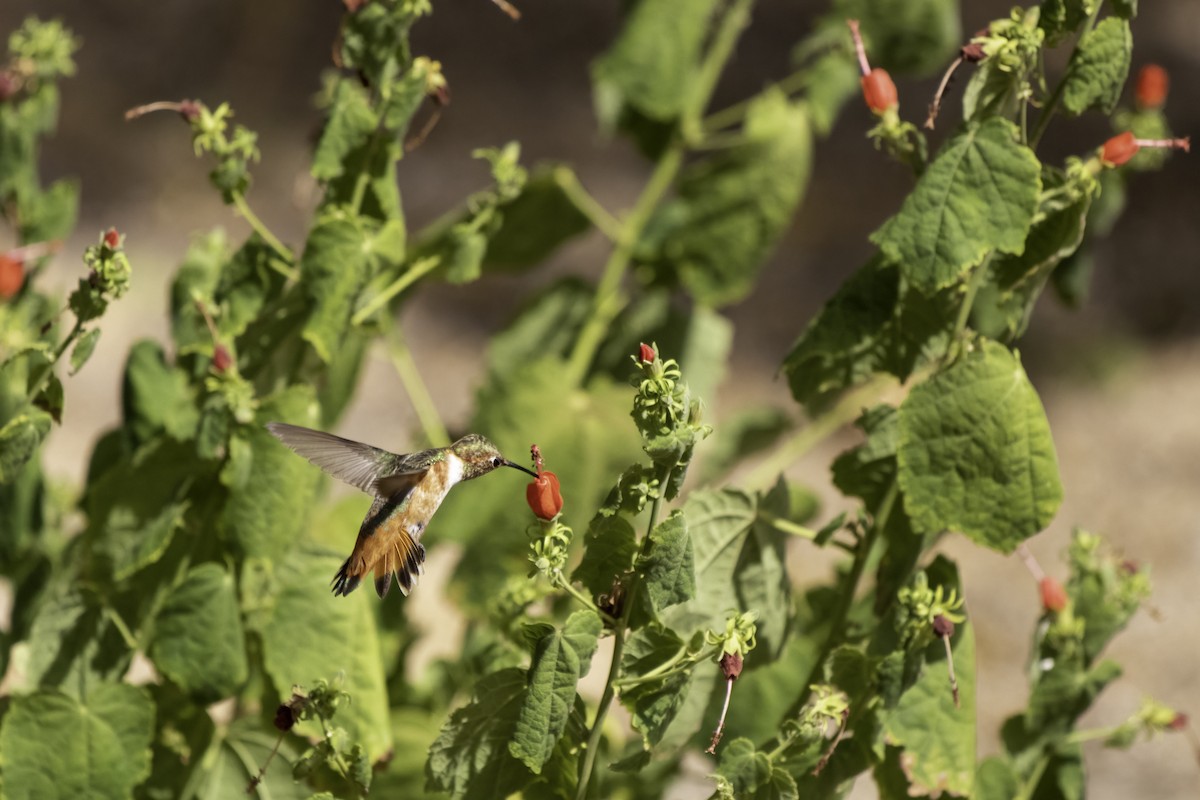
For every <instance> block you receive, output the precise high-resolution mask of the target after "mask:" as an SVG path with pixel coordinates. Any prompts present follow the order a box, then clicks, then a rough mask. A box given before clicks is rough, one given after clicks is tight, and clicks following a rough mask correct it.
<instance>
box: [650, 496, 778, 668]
mask: <svg viewBox="0 0 1200 800" xmlns="http://www.w3.org/2000/svg"><path fill="white" fill-rule="evenodd" d="M760 502H762V503H763V505H764V506H765V507H766V508H767V510H769V511H770V512H771V513H773V514H774V515H775V516H781V517H782V516H786V515H787V504H788V500H787V490H786V487H784V486H780V487H777V489H776V490H774V491H772V493H771V494H770V495H769V496H768V497H767V498H764V499H762V500H759V499H757V498H755V497H753V496H751V495H749V494H746V493H745V492H742V491H739V490H736V489H726V490H723V491H708V490H700V491H695V492H693V493H692V494H691V495H689V497H688V500H687V502H686V503H685V504H684V506H683V514H684V516H685V517H686V518H687V528H688V534H689V537H690V538H691V541H692V550H693V553H694V558H695V565H696V590H695V597H694V598H693V599H692V600H689V601H687V602H685V603H681V604H679V605H677V606H674V607H672V608H671V609H670V610H669V611H668V612H667V613H666V614H665V615H663V621H664V622H666V623H667V624H669V625H671V626H672V627H673V628H675V629H676V630H679V631H681V632H688V633H690V632H693V631H702V630H705V629H714V630H722V629H723V628H724V626H725V619H726V617H727V616H728V615H729V613H730V612H731V611H733V610H737V611H749V610H754V611H756V612H757V613H758V621H757V625H758V649H756V650H755V658H760V657H761V659H762V660H763V661H770V660H772V659H773V658H774V657H775V656H776V655H778V653H779V650H780V648H781V647H782V646H783V642H784V632H785V630H786V627H787V617H788V608H789V607H790V605H791V603H790V598H789V594H790V593H789V589H788V581H787V574H786V568H785V564H784V547H785V542H786V538H787V537H786V535H785V534H783V533H780V532H779V531H777V530H775V529H774V528H773V527H771V526H770V525H768V524H767V523H765V522H761V521H759V520H758V505H759V503H760Z"/></svg>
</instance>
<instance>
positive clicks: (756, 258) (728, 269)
mask: <svg viewBox="0 0 1200 800" xmlns="http://www.w3.org/2000/svg"><path fill="white" fill-rule="evenodd" d="M742 135H743V136H744V138H745V141H744V143H742V144H739V145H737V146H735V147H732V148H730V149H728V150H726V151H723V152H721V153H719V154H717V155H714V156H712V157H710V158H707V159H704V160H701V161H698V162H696V163H695V164H694V165H692V166H690V167H688V168H687V169H686V170H685V171H684V173H683V175H682V176H681V177H680V181H679V196H678V198H677V199H675V200H673V201H672V202H670V203H667V204H665V205H664V206H662V208H661V209H660V210H659V212H658V213H657V214H656V215H655V216H654V217H653V218H652V219H651V220H650V222H649V224H648V225H647V228H646V233H645V236H644V240H643V241H642V242H641V243H640V244H639V251H638V257H639V259H640V260H643V261H647V262H650V263H653V264H655V265H656V266H661V267H662V268H664V269H666V268H669V269H673V270H675V271H677V272H678V275H679V279H680V281H681V282H682V283H683V285H684V286H685V287H686V288H687V290H688V291H689V292H690V293H691V295H692V296H693V297H695V298H696V300H697V301H699V302H700V303H702V304H704V305H711V306H720V305H724V304H727V303H732V302H735V301H737V300H740V299H741V298H743V297H745V296H746V294H747V293H749V291H750V290H751V289H752V288H753V287H754V283H755V280H756V278H757V275H758V270H759V269H760V267H761V266H762V264H763V262H764V261H766V259H767V256H769V255H770V253H771V251H772V250H773V249H774V247H775V244H776V242H777V241H778V240H779V237H780V236H782V235H783V232H784V231H785V230H786V228H787V226H788V224H789V223H790V222H791V219H792V215H793V213H794V212H795V209H796V206H797V204H798V203H799V202H800V197H801V196H802V195H803V193H804V188H805V185H806V183H807V181H808V173H809V167H810V159H811V147H812V135H811V133H810V131H809V124H808V115H807V113H806V112H805V110H804V106H803V105H800V104H795V103H789V102H788V100H787V97H786V96H785V95H784V94H783V93H782V92H776V91H770V92H767V93H766V94H764V95H762V96H761V97H758V98H756V99H755V100H754V101H753V103H752V104H751V106H750V108H749V109H748V110H747V112H746V122H745V126H744V127H743V130H742Z"/></svg>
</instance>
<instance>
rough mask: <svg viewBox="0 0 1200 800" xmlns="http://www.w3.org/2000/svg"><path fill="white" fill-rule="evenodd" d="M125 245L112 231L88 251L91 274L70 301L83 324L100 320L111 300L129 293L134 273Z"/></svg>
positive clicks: (107, 232) (101, 237) (85, 252)
mask: <svg viewBox="0 0 1200 800" xmlns="http://www.w3.org/2000/svg"><path fill="white" fill-rule="evenodd" d="M124 244H125V237H124V236H122V235H121V234H119V233H117V230H116V228H109V229H108V230H107V231H105V232H104V233H102V234H100V241H99V242H98V243H97V244H94V245H92V246H91V247H89V248H88V249H87V250H85V251H84V253H83V263H85V264H86V265H87V266H88V267H90V268H91V272H89V273H88V275H87V276H86V277H84V278H80V280H79V286H78V287H77V288H76V289H75V291H73V292H71V297H70V298H69V299H68V301H67V302H68V305H70V307H71V312H72V313H74V314H75V316H76V318H77V319H78V320H79V322H80V323H81V324H82V323H84V322H89V321H91V320H93V319H96V318H97V317H99V316H100V315H101V314H103V313H104V310H105V309H106V308H108V302H109V301H110V300H116V299H117V298H119V297H121V295H123V294H125V292H126V291H127V290H128V289H129V277H130V275H131V274H132V269H131V268H130V266H129V258H128V257H126V255H125V251H124V250H123V249H122V248H123V246H124Z"/></svg>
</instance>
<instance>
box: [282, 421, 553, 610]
mask: <svg viewBox="0 0 1200 800" xmlns="http://www.w3.org/2000/svg"><path fill="white" fill-rule="evenodd" d="M267 430H269V431H270V432H271V433H272V434H274V435H275V436H276V438H278V439H279V440H280V441H281V442H283V443H284V444H285V445H287V446H288V447H290V448H292V449H293V450H295V451H296V452H297V453H299V454H300V455H302V456H304V457H305V458H307V459H308V460H309V461H311V462H312V463H314V464H316V465H317V466H318V467H320V468H321V469H323V470H325V471H326V472H328V473H329V474H330V475H332V476H333V477H335V478H337V479H339V480H342V481H345V482H346V483H348V484H350V485H351V486H355V487H358V488H359V489H362V490H363V491H364V492H366V493H367V494H370V495H374V497H375V500H374V502H373V503H371V509H370V510H369V511H368V512H367V516H366V518H364V519H363V522H362V527H360V528H359V530H358V541H356V542H355V543H354V551H353V552H352V553H350V557H349V558H347V559H346V563H344V564H342V568H341V569H339V570H338V572H337V575H336V576H334V579H333V593H334V594H335V595H347V594H350V592H352V591H354V590H355V589H356V588H357V587H358V584H359V583H360V582H361V581H362V578H363V576H364V575H366V574H367V573H368V572H372V571H374V573H375V591H376V592H378V593H379V596H380V597H385V596H387V593H388V590H389V589H390V588H391V587H392V575H395V576H396V580H397V582H399V584H400V591H401V592H403V593H404V594H405V595H407V594H408V593H409V591H411V590H412V587H413V586H414V585H416V582H417V578H418V576H419V575H420V574H421V573H422V572H424V571H425V567H424V562H425V547H424V546H423V545H422V544H421V535H422V534H423V533H424V532H425V526H426V525H428V524H429V520H430V518H432V517H433V515H434V514H435V513H436V512H437V510H438V508H439V507H440V506H441V504H442V501H443V500H445V499H446V494H447V493H448V492H449V491H450V489H451V488H452V487H453V486H454V485H455V484H456V483H458V482H459V481H469V480H470V479H471V478H478V477H479V476H480V475H486V474H487V473H489V472H491V471H492V470H494V469H497V468H499V467H512V468H513V469H519V470H521V471H522V472H526V473H528V474H530V475H533V476H534V477H535V478H536V477H537V474H536V473H534V472H532V471H530V470H527V469H525V468H524V467H522V466H520V465H519V464H514V463H513V462H511V461H509V460H508V459H506V458H505V457H504V456H502V455H500V451H499V450H498V449H497V448H496V445H494V444H492V443H491V442H489V441H488V440H487V439H485V438H484V437H482V436H480V435H479V434H477V433H469V434H467V435H466V436H464V437H462V438H461V439H459V440H458V441H457V442H455V443H454V444H452V445H450V446H449V447H435V448H432V449H429V450H422V451H420V452H419V453H408V454H405V455H399V454H397V453H389V452H388V451H386V450H380V449H379V448H377V447H372V446H371V445H369V444H363V443H361V442H354V441H351V440H350V439H343V438H342V437H340V436H334V435H333V434H330V433H322V432H321V431H314V430H310V429H309V428H301V427H299V426H297V425H287V424H285V423H282V422H269V423H267Z"/></svg>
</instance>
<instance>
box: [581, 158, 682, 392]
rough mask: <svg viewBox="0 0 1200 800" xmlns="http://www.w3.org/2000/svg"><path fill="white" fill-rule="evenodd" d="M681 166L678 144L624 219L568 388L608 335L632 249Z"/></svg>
mask: <svg viewBox="0 0 1200 800" xmlns="http://www.w3.org/2000/svg"><path fill="white" fill-rule="evenodd" d="M682 164H683V147H682V146H681V145H680V144H678V143H675V144H672V145H671V146H669V147H668V148H667V150H666V152H665V153H663V155H662V158H661V159H659V162H658V164H657V165H656V166H655V168H654V172H653V173H652V174H651V175H650V180H649V181H648V182H647V183H646V188H645V189H643V190H642V194H641V196H640V197H638V200H637V203H636V204H635V205H634V207H633V211H632V212H630V214H629V216H628V217H627V218H626V220H625V224H624V225H623V226H622V228H621V231H620V233H619V234H618V236H617V237H616V242H617V246H616V247H614V248H613V251H612V253H611V254H610V255H609V257H608V261H607V262H606V263H605V265H604V272H603V273H602V274H601V275H600V282H599V283H598V284H597V286H596V297H595V300H594V301H593V302H592V309H591V312H590V313H589V315H588V318H587V321H586V322H584V324H583V328H582V329H581V330H580V332H579V338H578V339H576V340H575V347H574V349H573V350H572V351H571V357H570V360H569V361H568V362H567V375H568V377H569V378H570V382H571V385H574V386H579V385H582V383H583V379H584V376H585V375H587V371H588V367H590V366H591V364H592V359H593V358H594V357H595V355H596V350H598V349H599V347H600V343H601V341H603V339H604V334H605V332H607V331H608V326H609V323H611V322H612V321H613V318H615V317H616V316H617V314H618V313H620V311H621V309H622V308H623V307H624V306H625V300H624V299H623V298H622V297H621V282H622V281H623V280H624V278H625V273H626V271H627V270H628V269H629V265H630V263H631V262H632V260H633V250H634V247H635V245H636V243H637V240H638V238H639V237H640V236H641V234H642V229H643V228H645V227H646V223H647V222H649V221H650V216H651V214H653V213H654V209H655V208H656V207H657V206H658V202H659V200H661V199H662V197H663V195H664V194H666V192H667V189H668V188H670V186H671V183H672V182H673V181H674V180H675V175H676V174H677V173H678V172H679V167H680V166H681V165H682Z"/></svg>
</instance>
